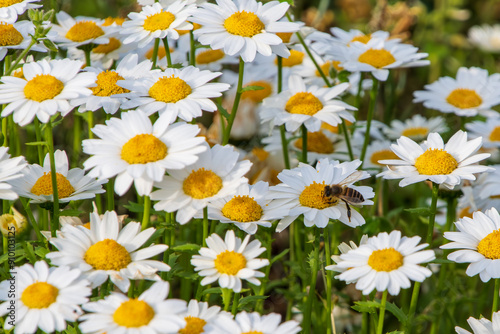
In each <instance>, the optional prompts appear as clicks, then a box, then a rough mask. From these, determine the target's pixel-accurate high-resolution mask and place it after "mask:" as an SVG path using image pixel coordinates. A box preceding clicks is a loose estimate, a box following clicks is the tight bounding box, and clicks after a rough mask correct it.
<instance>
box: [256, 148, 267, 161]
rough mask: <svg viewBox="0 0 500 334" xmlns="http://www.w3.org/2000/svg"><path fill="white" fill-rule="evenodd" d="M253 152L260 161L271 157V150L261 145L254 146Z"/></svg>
mask: <svg viewBox="0 0 500 334" xmlns="http://www.w3.org/2000/svg"><path fill="white" fill-rule="evenodd" d="M252 154H253V155H255V156H256V157H257V159H259V161H264V160H266V159H267V157H269V152H267V151H266V150H264V149H263V148H260V147H254V148H253V149H252Z"/></svg>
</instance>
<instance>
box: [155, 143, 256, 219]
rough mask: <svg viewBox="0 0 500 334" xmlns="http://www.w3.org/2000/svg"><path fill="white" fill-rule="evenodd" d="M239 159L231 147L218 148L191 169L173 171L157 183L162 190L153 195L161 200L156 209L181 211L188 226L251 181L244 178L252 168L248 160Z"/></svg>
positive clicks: (180, 217)
mask: <svg viewBox="0 0 500 334" xmlns="http://www.w3.org/2000/svg"><path fill="white" fill-rule="evenodd" d="M238 156H239V154H238V153H237V152H235V151H234V150H233V148H232V147H230V146H220V145H215V146H214V147H212V148H211V149H209V150H207V151H205V152H203V153H201V154H200V155H199V157H200V159H199V160H198V161H197V162H196V163H194V164H193V165H190V166H189V167H188V168H184V169H179V170H169V175H167V176H165V177H164V179H163V181H161V182H158V183H156V184H155V186H156V187H158V188H159V190H157V191H154V192H152V193H151V199H152V200H157V201H158V203H156V204H155V206H154V208H155V210H164V211H167V212H175V211H177V214H176V220H177V222H179V223H180V224H186V223H187V222H188V221H190V220H191V218H193V217H194V216H195V215H196V214H197V213H198V212H199V211H200V210H201V209H203V208H205V207H206V206H207V204H208V202H210V201H214V200H216V199H218V198H224V197H226V196H228V195H230V194H233V193H234V191H235V190H236V189H237V188H238V186H239V185H241V184H243V183H246V182H247V181H248V180H247V179H246V178H245V177H243V175H245V174H246V173H247V172H248V171H249V170H250V166H251V165H252V163H251V162H250V161H248V160H243V161H238Z"/></svg>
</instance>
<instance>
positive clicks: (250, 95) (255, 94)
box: [241, 80, 273, 103]
mask: <svg viewBox="0 0 500 334" xmlns="http://www.w3.org/2000/svg"><path fill="white" fill-rule="evenodd" d="M246 86H260V87H262V88H264V89H260V90H249V91H246V92H243V94H241V98H242V99H248V100H252V101H253V102H255V103H259V102H262V100H264V99H265V98H266V97H268V96H270V95H271V94H272V92H273V86H272V85H271V84H270V83H269V82H268V81H265V80H259V81H252V82H249V83H248V85H246Z"/></svg>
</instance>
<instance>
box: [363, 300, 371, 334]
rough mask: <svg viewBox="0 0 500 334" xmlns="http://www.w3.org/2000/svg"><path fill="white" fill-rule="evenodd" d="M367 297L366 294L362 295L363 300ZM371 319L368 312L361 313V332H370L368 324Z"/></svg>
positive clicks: (366, 333) (364, 333)
mask: <svg viewBox="0 0 500 334" xmlns="http://www.w3.org/2000/svg"><path fill="white" fill-rule="evenodd" d="M366 300H367V298H366V296H365V295H362V296H361V301H363V302H366ZM369 324H370V323H369V319H368V312H363V313H362V315H361V334H368V325H369Z"/></svg>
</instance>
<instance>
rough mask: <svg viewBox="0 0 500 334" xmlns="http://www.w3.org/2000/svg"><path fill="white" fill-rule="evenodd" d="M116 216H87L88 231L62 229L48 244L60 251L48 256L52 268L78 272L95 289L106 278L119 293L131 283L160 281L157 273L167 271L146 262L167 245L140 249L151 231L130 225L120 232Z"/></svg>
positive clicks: (65, 227)
mask: <svg viewBox="0 0 500 334" xmlns="http://www.w3.org/2000/svg"><path fill="white" fill-rule="evenodd" d="M120 225H121V224H120V222H119V220H118V216H117V215H116V212H114V211H107V212H106V213H105V214H104V216H103V218H102V219H101V218H100V217H99V214H98V213H97V210H96V211H94V212H93V213H91V214H90V229H88V228H86V227H84V226H81V225H79V226H72V225H69V224H67V225H64V226H63V228H62V229H61V232H62V235H60V236H58V237H57V238H51V239H50V243H51V244H53V245H54V246H55V247H56V248H57V249H58V250H59V251H58V252H51V253H48V254H47V258H48V259H50V261H51V263H52V264H53V265H55V266H65V265H67V266H70V267H72V268H79V269H80V270H82V272H83V274H82V275H83V277H85V278H86V279H88V280H89V281H90V282H91V285H92V288H93V289H94V288H96V287H98V286H100V285H101V284H103V283H104V282H106V280H107V279H108V278H109V279H110V280H111V282H113V284H115V285H116V286H117V287H118V288H119V289H120V290H121V291H123V292H126V291H127V290H128V288H129V287H130V280H131V279H133V280H137V279H147V280H155V281H159V280H160V276H158V275H157V274H156V272H157V271H169V270H170V267H169V266H168V265H166V264H165V263H163V262H160V261H154V260H148V259H149V258H151V257H153V256H155V255H158V254H160V253H163V252H164V251H165V250H167V248H168V246H167V245H152V246H149V247H146V248H144V249H139V248H140V247H141V246H142V245H143V244H144V243H145V242H146V241H147V240H148V239H149V238H150V237H151V236H152V235H153V233H154V232H155V229H154V228H152V227H150V228H148V229H145V230H144V231H142V232H140V231H141V224H140V223H136V222H130V223H127V224H126V225H125V227H123V228H122V229H121V228H120Z"/></svg>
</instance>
